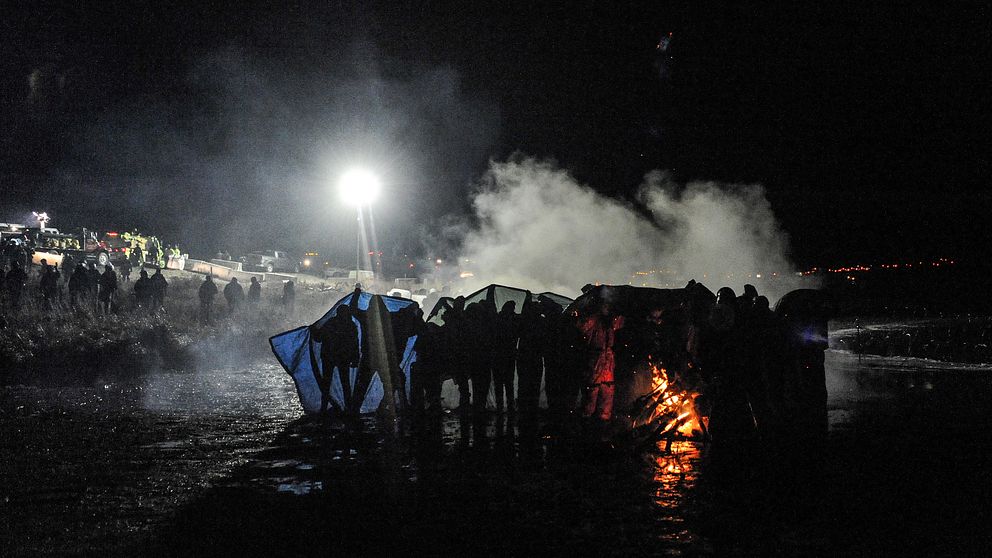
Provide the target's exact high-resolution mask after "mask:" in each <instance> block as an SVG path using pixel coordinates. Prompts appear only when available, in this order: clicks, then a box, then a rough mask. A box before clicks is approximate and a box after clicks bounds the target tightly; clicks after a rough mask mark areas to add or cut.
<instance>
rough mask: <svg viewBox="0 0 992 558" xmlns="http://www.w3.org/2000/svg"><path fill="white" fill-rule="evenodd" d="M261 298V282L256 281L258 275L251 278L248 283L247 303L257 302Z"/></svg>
mask: <svg viewBox="0 0 992 558" xmlns="http://www.w3.org/2000/svg"><path fill="white" fill-rule="evenodd" d="M261 300H262V284H261V283H259V282H258V277H252V278H251V284H250V285H248V304H258V303H259V301H261Z"/></svg>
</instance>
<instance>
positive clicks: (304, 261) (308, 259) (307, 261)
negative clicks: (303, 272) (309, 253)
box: [303, 258, 310, 267]
mask: <svg viewBox="0 0 992 558" xmlns="http://www.w3.org/2000/svg"><path fill="white" fill-rule="evenodd" d="M303 267H310V258H307V259H305V260H303Z"/></svg>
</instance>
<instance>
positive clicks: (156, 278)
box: [148, 267, 169, 311]
mask: <svg viewBox="0 0 992 558" xmlns="http://www.w3.org/2000/svg"><path fill="white" fill-rule="evenodd" d="M148 281H149V282H150V283H149V284H150V285H151V293H152V310H155V311H157V310H158V309H159V308H162V307H163V306H164V305H165V294H166V291H167V290H168V288H169V282H168V281H166V280H165V275H163V274H162V268H161V267H160V268H157V269H156V270H155V275H152V276H151V277H150V278H149V279H148Z"/></svg>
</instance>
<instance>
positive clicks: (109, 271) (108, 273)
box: [100, 264, 117, 314]
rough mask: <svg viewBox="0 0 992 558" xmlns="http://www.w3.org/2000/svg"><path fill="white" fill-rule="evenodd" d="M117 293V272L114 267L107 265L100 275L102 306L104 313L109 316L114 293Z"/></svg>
mask: <svg viewBox="0 0 992 558" xmlns="http://www.w3.org/2000/svg"><path fill="white" fill-rule="evenodd" d="M116 292H117V272H116V271H114V266H112V265H110V264H107V265H106V267H105V268H104V270H103V274H102V275H100V306H101V307H103V313H104V314H109V313H110V307H111V305H112V304H113V302H114V293H116Z"/></svg>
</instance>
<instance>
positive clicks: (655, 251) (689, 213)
mask: <svg viewBox="0 0 992 558" xmlns="http://www.w3.org/2000/svg"><path fill="white" fill-rule="evenodd" d="M473 208H474V217H475V220H476V224H475V225H474V226H469V227H466V232H465V236H464V241H463V243H462V250H461V257H460V265H461V266H462V268H464V269H466V270H471V271H472V272H473V273H474V274H475V278H476V279H477V282H478V283H479V284H482V283H489V282H496V283H502V284H507V285H516V286H521V287H524V288H527V289H530V290H531V291H534V292H538V291H543V290H551V291H555V292H559V293H561V294H566V295H570V296H575V295H576V294H577V293H578V291H579V289H580V287H581V286H582V285H584V284H586V283H607V284H628V283H629V284H633V285H637V286H641V285H647V286H662V287H681V286H684V284H685V283H686V282H687V281H688V280H689V279H696V280H697V281H700V282H702V283H704V284H706V285H707V286H708V287H710V288H711V289H712V290H714V291H715V290H716V289H717V288H719V287H721V286H725V285H726V286H730V287H732V288H734V290H735V291H737V292H738V293H739V292H740V291H741V290H742V288H743V285H744V284H746V283H751V284H754V285H755V286H757V287H758V289H759V292H760V293H761V294H764V295H766V296H768V297H769V300H771V301H772V302H773V303H774V302H775V300H777V299H778V298H779V297H780V296H781V295H782V294H784V293H786V292H788V291H789V290H791V289H793V288H796V286H797V283H798V278H797V277H796V274H795V272H794V270H793V267H792V265H791V264H790V263H789V259H788V257H787V251H788V238H787V237H786V234H785V233H784V232H783V231H782V229H781V228H780V227H779V225H778V223H777V221H776V219H775V216H774V214H773V212H772V209H771V206H770V205H769V203H768V201H767V199H766V198H765V195H764V190H763V188H762V187H761V186H757V185H740V184H719V183H715V182H691V183H688V184H684V185H683V184H677V183H675V182H673V181H672V180H671V179H670V177H669V176H668V175H666V174H664V173H661V172H657V171H655V172H652V173H649V174H648V175H647V176H646V177H645V180H644V183H643V184H642V185H641V188H640V190H639V193H638V196H637V199H636V200H635V202H626V201H620V200H616V199H613V198H608V197H605V196H603V195H601V194H598V193H597V192H595V191H594V190H592V189H591V188H590V187H588V186H585V185H582V184H580V183H578V182H577V181H576V180H575V178H573V177H572V176H571V175H570V174H569V173H568V172H567V171H565V170H562V169H560V168H557V167H556V166H555V165H554V164H553V163H551V162H547V161H538V160H534V159H529V158H523V157H517V158H514V159H511V160H509V161H506V162H493V163H491V165H490V168H489V170H488V172H487V173H486V174H485V176H484V177H483V179H482V180H481V182H480V185H479V190H478V191H477V193H476V194H475V196H474V199H473Z"/></svg>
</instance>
